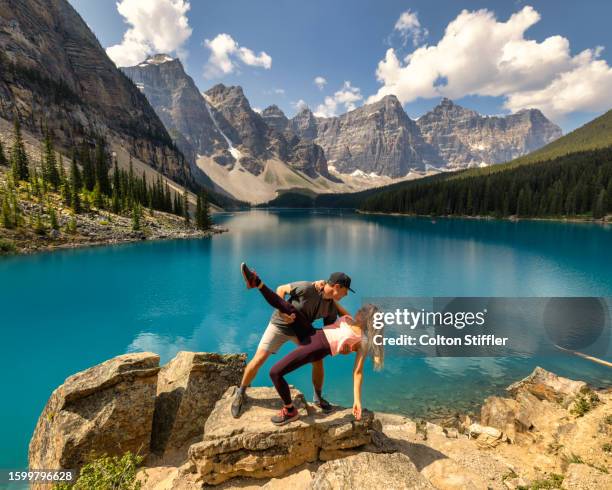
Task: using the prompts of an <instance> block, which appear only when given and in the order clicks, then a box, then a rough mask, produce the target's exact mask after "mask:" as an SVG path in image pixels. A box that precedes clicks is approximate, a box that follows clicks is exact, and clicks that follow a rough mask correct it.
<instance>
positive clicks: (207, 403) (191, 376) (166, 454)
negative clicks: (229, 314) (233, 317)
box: [151, 352, 246, 464]
mask: <svg viewBox="0 0 612 490" xmlns="http://www.w3.org/2000/svg"><path fill="white" fill-rule="evenodd" d="M245 361H246V355H245V354H216V353H209V352H179V353H178V354H177V356H176V357H175V358H174V359H172V360H171V361H170V362H169V363H168V364H166V365H165V366H164V367H162V369H161V370H160V372H159V375H158V382H157V400H156V403H155V415H154V417H153V434H152V436H151V451H152V452H154V453H155V454H156V455H157V456H159V457H162V458H163V460H164V462H165V463H166V464H168V463H177V462H179V461H183V460H184V459H185V458H186V456H187V449H188V448H189V446H190V445H191V443H193V442H196V441H198V440H200V441H201V440H202V438H203V435H204V423H205V422H206V419H207V418H208V416H209V415H210V413H211V412H212V410H213V408H214V406H215V403H216V402H217V400H219V398H221V396H222V395H223V393H225V392H226V391H227V389H228V388H229V387H230V386H234V385H237V384H239V383H240V379H241V377H242V372H243V370H244V365H245Z"/></svg>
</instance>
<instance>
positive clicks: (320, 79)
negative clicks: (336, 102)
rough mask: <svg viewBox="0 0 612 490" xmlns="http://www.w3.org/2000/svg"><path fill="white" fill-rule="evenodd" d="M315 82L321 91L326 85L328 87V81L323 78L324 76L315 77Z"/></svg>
mask: <svg viewBox="0 0 612 490" xmlns="http://www.w3.org/2000/svg"><path fill="white" fill-rule="evenodd" d="M313 82H314V84H315V85H316V86H317V88H318V89H319V90H323V88H324V87H325V85H327V80H326V79H325V78H324V77H322V76H318V77H315V79H314V80H313Z"/></svg>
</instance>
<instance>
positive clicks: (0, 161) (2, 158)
mask: <svg viewBox="0 0 612 490" xmlns="http://www.w3.org/2000/svg"><path fill="white" fill-rule="evenodd" d="M0 165H1V166H3V167H6V166H7V165H8V160H7V159H6V155H5V154H4V147H3V146H2V141H0Z"/></svg>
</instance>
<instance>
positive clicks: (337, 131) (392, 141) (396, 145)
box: [315, 95, 439, 177]
mask: <svg viewBox="0 0 612 490" xmlns="http://www.w3.org/2000/svg"><path fill="white" fill-rule="evenodd" d="M316 128H317V137H316V139H315V142H316V143H318V144H319V145H321V147H323V149H324V151H325V155H326V156H327V161H328V163H329V164H330V165H333V166H334V167H335V168H336V170H338V171H339V172H342V173H353V172H355V171H357V170H360V171H362V172H366V173H372V172H373V173H376V174H378V175H386V176H389V177H403V176H405V175H406V174H408V173H409V172H410V170H411V169H419V170H423V169H425V168H426V166H427V165H438V164H439V159H438V157H437V155H436V154H435V152H434V151H433V150H432V148H431V147H430V146H429V145H427V144H426V143H425V142H424V141H423V138H422V137H421V135H420V133H419V130H418V128H417V126H416V125H415V123H414V121H413V120H412V119H410V118H409V117H408V115H407V114H406V112H405V111H404V109H403V107H402V105H401V103H400V101H399V100H398V99H397V97H396V96H395V95H387V96H385V97H383V98H382V99H380V100H378V101H376V102H374V103H372V104H365V105H363V106H361V107H359V108H357V109H355V110H353V111H350V112H347V113H346V114H343V115H341V116H337V117H332V118H319V119H317V120H316Z"/></svg>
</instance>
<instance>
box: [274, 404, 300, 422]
mask: <svg viewBox="0 0 612 490" xmlns="http://www.w3.org/2000/svg"><path fill="white" fill-rule="evenodd" d="M299 418H300V414H299V413H298V410H297V408H295V407H291V408H287V407H283V408H281V409H280V412H278V415H275V416H274V417H272V418H271V419H270V420H271V421H272V423H273V424H274V425H285V424H288V423H289V422H293V421H294V420H297V419H299Z"/></svg>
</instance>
